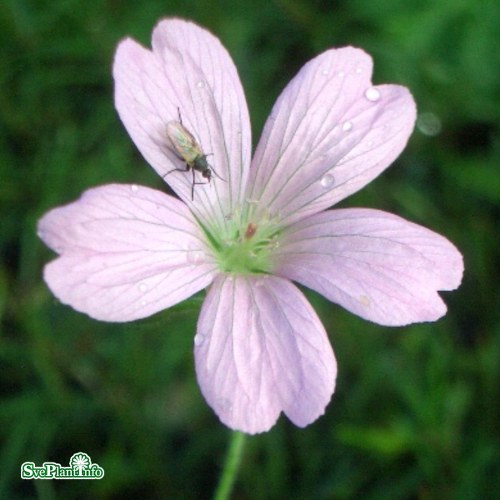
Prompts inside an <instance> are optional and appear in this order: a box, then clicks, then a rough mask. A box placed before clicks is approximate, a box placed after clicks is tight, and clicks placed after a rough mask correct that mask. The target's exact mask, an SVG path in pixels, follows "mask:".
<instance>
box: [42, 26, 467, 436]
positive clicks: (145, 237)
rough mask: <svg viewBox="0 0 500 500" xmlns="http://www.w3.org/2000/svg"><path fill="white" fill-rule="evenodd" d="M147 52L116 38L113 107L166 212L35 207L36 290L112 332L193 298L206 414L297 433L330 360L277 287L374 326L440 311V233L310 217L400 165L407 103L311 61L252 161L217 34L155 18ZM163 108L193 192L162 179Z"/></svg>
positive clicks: (328, 59)
mask: <svg viewBox="0 0 500 500" xmlns="http://www.w3.org/2000/svg"><path fill="white" fill-rule="evenodd" d="M152 46H153V49H152V51H150V50H147V49H145V48H143V47H142V46H140V45H139V44H137V43H136V42H135V41H133V40H131V39H125V40H123V41H122V42H121V43H120V44H119V46H118V49H117V51H116V56H115V61H114V78H115V85H116V87H115V104H116V108H117V110H118V113H119V114H120V117H121V119H122V121H123V123H124V124H125V127H126V129H127V131H128V133H129V134H130V136H131V137H132V140H133V141H134V142H135V144H136V145H137V147H138V148H139V150H140V151H141V153H142V154H143V155H144V157H145V159H146V160H147V161H148V162H149V163H150V164H151V165H152V166H153V168H154V169H155V170H156V171H157V172H158V174H159V175H161V176H162V177H164V178H165V181H166V182H167V183H168V184H169V185H170V186H171V188H172V189H173V190H174V191H175V192H176V193H177V195H178V196H179V198H180V199H181V200H182V201H180V200H179V199H176V198H174V197H172V196H169V195H166V194H164V193H162V192H160V191H156V190H153V189H149V188H147V187H139V186H135V185H116V184H115V185H108V186H102V187H98V188H95V189H91V190H89V191H86V192H85V193H84V194H83V195H82V197H81V198H80V199H79V200H77V201H76V202H74V203H71V204H69V205H67V206H64V207H60V208H56V209H54V210H52V211H50V212H49V213H47V214H46V215H45V216H44V217H43V218H42V219H41V220H40V223H39V234H40V237H41V238H42V239H43V241H44V242H45V243H46V244H47V245H48V246H49V247H51V248H52V249H53V250H55V251H56V252H57V253H58V254H59V256H58V257H57V258H56V259H55V260H54V261H52V262H51V263H49V264H48V265H47V266H46V267H45V273H44V277H45V281H46V282H47V284H48V286H49V287H50V289H51V290H52V291H53V293H54V294H55V295H56V296H57V297H58V298H59V300H60V301H61V302H63V303H65V304H69V305H70V306H72V307H73V308H74V309H76V310H78V311H81V312H84V313H86V314H88V315H89V316H91V317H93V318H96V319H100V320H103V321H116V322H120V321H132V320H134V319H138V318H144V317H146V316H149V315H151V314H154V313H156V312H158V311H160V310H162V309H165V308H167V307H170V306H172V305H173V304H176V303H178V302H180V301H182V300H184V299H186V298H187V297H189V296H191V295H192V294H194V293H196V292H197V291H199V290H201V289H203V288H206V287H209V288H208V292H207V296H206V299H205V301H204V303H203V306H202V310H201V314H200V318H199V321H198V326H197V333H196V336H195V338H194V350H195V359H196V373H197V378H198V382H199V385H200V387H201V390H202V392H203V395H204V397H205V399H206V400H207V402H208V404H209V405H210V406H211V407H212V408H213V409H214V411H215V412H216V413H217V415H218V416H219V418H220V419H221V421H222V422H223V423H225V424H226V425H227V426H229V427H231V428H232V429H238V430H241V431H244V432H247V433H258V432H263V431H266V430H268V429H269V428H270V427H272V425H273V424H274V423H275V422H276V420H277V418H278V416H279V414H280V412H282V411H283V412H284V413H285V414H286V415H287V416H288V418H289V419H290V420H291V421H292V422H293V423H294V424H296V425H298V426H300V427H303V426H306V425H308V424H310V423H311V422H313V421H314V420H316V419H317V418H318V417H319V416H320V415H322V414H323V413H324V411H325V407H326V405H327V404H328V402H329V400H330V398H331V396H332V394H333V391H334V385H335V377H336V363H335V358H334V355H333V351H332V348H331V346H330V343H329V341H328V338H327V335H326V333H325V330H324V328H323V326H322V324H321V322H320V321H319V319H318V317H317V315H316V313H315V312H314V310H313V309H312V307H311V306H310V305H309V303H308V302H307V301H306V299H305V298H304V296H303V295H302V293H301V292H300V291H299V289H298V288H297V287H296V286H295V285H294V284H292V282H291V280H293V281H296V282H298V283H300V284H302V285H305V286H306V287H308V288H311V289H313V290H316V291H317V292H319V293H321V294H323V295H324V296H326V297H327V298H329V299H330V300H331V301H333V302H335V303H337V304H340V305H342V306H343V307H345V308H346V309H348V310H349V311H352V312H353V313H355V314H357V315H359V316H361V317H363V318H365V319H368V320H370V321H374V322H376V323H379V324H382V325H406V324H409V323H413V322H419V321H435V320H437V319H438V318H440V317H441V316H443V315H444V314H445V312H446V306H445V304H444V303H443V301H442V300H441V298H440V296H439V295H438V293H437V290H453V289H455V288H456V287H457V286H458V285H459V284H460V281H461V276H462V271H463V264H462V257H461V255H460V253H459V252H458V251H457V249H456V248H455V247H454V246H453V245H452V244H451V243H450V242H449V241H448V240H446V239H445V238H443V237H442V236H440V235H438V234H436V233H434V232H432V231H430V230H428V229H425V228H423V227H421V226H418V225H416V224H413V223H411V222H408V221H406V220H404V219H401V218H400V217H397V216H395V215H391V214H388V213H385V212H381V211H379V210H370V209H361V208H360V209H357V208H356V209H338V210H331V211H330V210H327V211H325V209H327V208H328V207H330V206H331V205H333V204H334V203H337V202H339V201H340V200H342V199H344V198H345V197H346V196H348V195H350V194H351V193H354V192H355V191H357V190H358V189H361V188H362V187H363V186H365V185H366V184H367V183H369V182H370V181H371V180H372V179H374V178H375V177H377V176H378V175H379V174H380V173H381V172H382V171H383V170H384V169H385V168H387V167H388V166H389V165H390V164H391V162H392V161H393V160H394V159H395V158H396V157H397V156H398V155H399V153H400V152H401V150H402V149H403V148H404V146H405V144H406V142H407V140H408V137H409V136H410V134H411V131H412V129H413V125H414V121H415V104H414V102H413V99H412V96H411V95H410V93H409V92H408V90H407V89H406V88H404V87H400V86H398V85H379V86H376V87H374V86H372V84H371V82H370V78H371V72H372V61H371V58H370V57H369V56H368V55H367V54H366V53H365V52H363V51H362V50H360V49H356V48H353V47H346V48H342V49H336V50H328V51H326V52H324V53H323V54H320V55H319V56H317V57H316V58H315V59H313V60H312V61H310V62H309V63H307V64H306V65H305V66H304V67H303V68H302V69H301V70H300V71H299V73H298V74H297V76H296V77H295V78H294V79H293V80H292V81H291V82H290V83H289V85H288V86H287V87H286V88H285V90H284V91H283V93H282V94H281V96H280V97H279V98H278V101H277V102H276V104H275V106H274V108H273V110H272V112H271V116H270V117H269V119H268V120H267V123H266V125H265V128H264V132H263V134H262V139H261V140H260V142H259V144H258V146H257V149H256V152H255V155H254V158H253V160H252V161H251V160H250V150H251V138H250V122H249V117H248V110H247V105H246V102H245V97H244V94H243V90H242V87H241V83H240V80H239V78H238V74H237V72H236V69H235V67H234V65H233V62H232V60H231V58H230V57H229V55H228V53H227V52H226V50H225V49H224V48H223V47H222V45H221V44H220V42H219V40H218V39H217V38H215V37H214V36H213V35H211V34H210V33H208V32H207V31H205V30H204V29H202V28H200V27H198V26H196V25H194V24H192V23H189V22H185V21H181V20H177V19H168V20H164V21H161V22H160V23H159V24H158V25H157V27H156V28H155V30H154V31H153V41H152ZM179 112H180V114H181V118H182V123H183V126H184V127H185V129H186V130H187V131H189V132H190V133H191V134H192V135H193V136H194V138H195V139H196V141H197V144H198V146H199V148H200V153H199V154H200V155H202V153H201V152H203V154H209V153H210V154H211V155H212V156H208V158H207V161H208V162H209V165H211V167H209V168H211V169H213V170H214V171H215V172H216V173H217V174H218V175H219V176H220V178H218V177H216V176H213V177H212V179H211V182H210V184H206V185H196V186H195V190H194V196H192V194H191V189H192V182H193V177H192V172H183V171H173V172H172V170H174V169H185V168H186V167H185V163H184V162H183V161H182V159H181V158H180V157H179V156H178V153H176V151H175V149H174V148H173V147H172V145H173V143H172V142H171V140H170V139H169V137H168V136H167V124H168V123H170V122H178V121H179V118H178V113H179ZM188 152H193V148H191V150H188ZM167 174H168V175H167ZM195 178H196V181H197V182H203V181H206V180H207V179H206V178H204V177H203V176H202V175H201V172H199V171H196V172H195Z"/></svg>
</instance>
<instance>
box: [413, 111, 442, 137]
mask: <svg viewBox="0 0 500 500" xmlns="http://www.w3.org/2000/svg"><path fill="white" fill-rule="evenodd" d="M417 128H418V130H420V132H421V133H422V134H424V135H427V136H429V137H432V136H435V135H438V134H439V133H440V132H441V120H440V119H439V116H437V115H435V114H434V113H429V112H426V113H421V114H419V115H418V118H417Z"/></svg>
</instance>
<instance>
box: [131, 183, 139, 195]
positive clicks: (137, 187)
mask: <svg viewBox="0 0 500 500" xmlns="http://www.w3.org/2000/svg"><path fill="white" fill-rule="evenodd" d="M130 190H131V191H132V193H137V191H139V186H136V185H135V184H132V185H131V186H130Z"/></svg>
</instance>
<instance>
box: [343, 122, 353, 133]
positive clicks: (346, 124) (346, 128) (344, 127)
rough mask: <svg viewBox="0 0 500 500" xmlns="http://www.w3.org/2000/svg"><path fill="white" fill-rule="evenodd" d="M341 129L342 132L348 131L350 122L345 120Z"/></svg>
mask: <svg viewBox="0 0 500 500" xmlns="http://www.w3.org/2000/svg"><path fill="white" fill-rule="evenodd" d="M342 130H343V131H344V132H349V130H352V122H345V123H344V125H342Z"/></svg>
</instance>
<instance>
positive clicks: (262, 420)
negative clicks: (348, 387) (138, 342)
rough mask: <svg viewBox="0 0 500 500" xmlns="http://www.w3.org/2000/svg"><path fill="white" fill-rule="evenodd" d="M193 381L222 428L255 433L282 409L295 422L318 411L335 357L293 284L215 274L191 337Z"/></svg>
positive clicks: (331, 386) (326, 392)
mask: <svg viewBox="0 0 500 500" xmlns="http://www.w3.org/2000/svg"><path fill="white" fill-rule="evenodd" d="M195 359H196V373H197V377H198V383H199V384H200V387H201V390H202V392H203V395H204V396H205V399H206V400H207V402H208V404H209V405H210V406H211V407H212V408H213V409H214V411H215V412H216V413H217V415H218V416H219V418H220V419H221V421H222V422H223V423H224V424H226V425H227V426H228V427H230V428H232V429H235V430H240V431H243V432H247V433H249V434H254V433H258V432H264V431H266V430H268V429H270V428H271V427H272V426H273V424H274V423H275V422H276V420H277V418H278V416H279V414H280V412H281V411H283V412H284V413H285V414H286V415H287V416H288V418H290V420H291V421H292V422H293V423H294V424H295V425H298V426H299V427H304V426H306V425H308V424H310V423H311V422H313V421H314V420H316V419H317V418H318V417H319V416H321V415H322V414H323V413H324V410H325V407H326V405H327V404H328V402H329V401H330V398H331V395H332V394H333V390H334V385H335V377H336V363H335V358H334V355H333V351H332V348H331V346H330V343H329V341H328V337H327V335H326V333H325V330H324V328H323V325H322V324H321V322H320V321H319V319H318V317H317V316H316V313H315V312H314V310H313V309H312V307H311V306H310V304H309V303H308V302H307V300H306V299H305V297H304V296H303V295H302V294H301V293H300V291H299V290H298V289H297V288H296V287H295V286H294V285H293V284H292V283H290V282H288V281H286V280H283V279H281V278H277V277H242V276H239V277H232V276H229V277H228V276H219V277H218V278H216V280H215V281H214V283H213V285H212V287H211V288H210V290H209V292H208V295H207V297H206V299H205V302H204V304H203V307H202V310H201V314H200V318H199V321H198V333H197V335H196V337H195Z"/></svg>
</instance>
